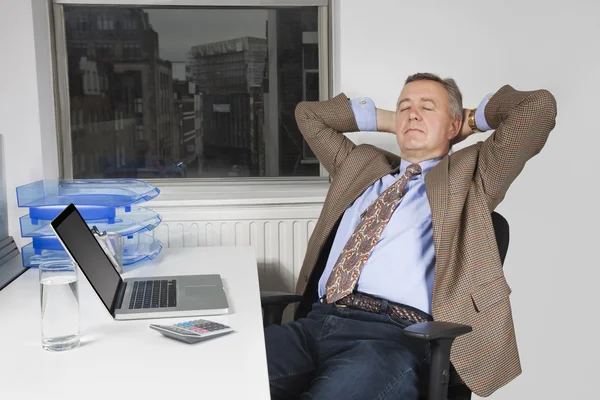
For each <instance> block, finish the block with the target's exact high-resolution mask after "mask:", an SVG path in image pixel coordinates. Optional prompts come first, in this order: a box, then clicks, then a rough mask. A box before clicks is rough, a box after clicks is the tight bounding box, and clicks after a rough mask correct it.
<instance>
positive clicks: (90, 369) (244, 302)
mask: <svg viewBox="0 0 600 400" xmlns="http://www.w3.org/2000/svg"><path fill="white" fill-rule="evenodd" d="M154 273H156V274H157V275H170V274H173V273H188V274H189V273H220V274H221V276H222V278H223V281H224V285H225V291H226V293H227V296H228V299H229V303H230V312H229V314H228V315H224V316H211V317H202V318H206V319H209V320H213V321H216V322H221V323H224V324H227V325H229V326H231V327H232V328H234V329H235V332H233V333H230V334H228V335H225V336H222V337H219V338H215V339H211V340H208V341H206V342H200V343H196V344H192V345H188V344H186V343H183V342H179V341H176V340H173V339H170V338H167V337H164V336H163V335H161V334H159V333H158V332H156V331H154V330H151V329H150V328H149V327H148V324H149V323H150V322H156V321H158V322H160V323H166V322H169V323H175V322H180V321H185V320H189V319H193V318H173V319H160V320H137V321H115V320H113V318H112V317H111V316H110V314H109V313H108V311H106V309H105V308H104V305H103V304H102V303H101V302H100V299H99V298H98V297H97V296H96V295H95V294H94V292H93V289H92V288H91V286H90V285H89V283H88V282H87V280H86V279H85V276H83V274H82V273H80V274H79V300H80V316H81V325H80V326H81V340H82V343H81V346H80V347H79V348H77V349H74V350H69V351H65V352H58V353H51V352H47V351H45V350H43V349H42V347H41V337H40V300H39V283H38V271H37V269H34V270H30V271H27V272H26V273H25V274H23V275H22V276H21V277H19V278H18V279H17V280H15V281H14V282H13V283H11V284H10V285H9V286H8V287H6V288H5V289H4V290H2V291H0V399H7V400H8V399H11V400H16V399H35V398H37V399H42V400H45V399H61V400H68V399H96V398H98V399H124V398H132V399H144V398H146V396H148V395H151V394H152V395H161V396H164V395H167V396H172V397H169V398H171V399H178V398H184V397H183V396H185V398H190V396H191V398H194V399H221V398H223V399H245V398H251V399H269V384H268V374H267V362H266V356H265V345H264V335H263V327H262V313H261V308H260V295H259V288H258V271H257V266H256V258H255V255H254V250H253V249H252V248H251V247H194V248H177V249H163V251H162V252H161V254H160V255H159V257H157V258H156V259H155V260H153V261H151V262H149V263H146V264H145V265H144V266H140V267H137V268H135V267H134V268H133V269H131V270H130V271H128V270H127V269H126V272H125V274H124V276H125V277H132V276H145V275H150V274H154ZM126 395H127V397H126ZM152 398H153V399H154V398H157V397H156V396H153V397H152ZM163 398H164V397H163Z"/></svg>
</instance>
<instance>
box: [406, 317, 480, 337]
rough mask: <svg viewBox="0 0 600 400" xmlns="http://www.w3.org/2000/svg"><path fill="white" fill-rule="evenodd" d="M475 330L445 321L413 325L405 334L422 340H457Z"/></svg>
mask: <svg viewBox="0 0 600 400" xmlns="http://www.w3.org/2000/svg"><path fill="white" fill-rule="evenodd" d="M472 330H473V328H471V327H470V326H469V325H462V324H454V323H452V322H444V321H428V322H421V323H419V324H414V325H411V326H409V327H407V328H405V329H404V334H405V335H406V336H410V337H413V338H416V339H421V340H427V341H432V340H439V339H456V338H457V337H458V336H461V335H464V334H465V333H469V332H471V331H472Z"/></svg>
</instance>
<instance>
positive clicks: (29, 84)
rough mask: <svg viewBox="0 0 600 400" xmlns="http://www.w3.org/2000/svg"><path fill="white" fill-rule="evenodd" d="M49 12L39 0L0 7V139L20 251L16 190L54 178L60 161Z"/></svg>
mask: <svg viewBox="0 0 600 400" xmlns="http://www.w3.org/2000/svg"><path fill="white" fill-rule="evenodd" d="M49 32H50V30H49V25H48V9H47V6H46V2H45V1H43V0H2V3H1V4H0V54H2V62H0V133H2V135H3V138H4V154H3V155H2V157H4V158H5V159H4V160H3V161H4V166H5V168H6V194H7V198H8V199H7V200H8V201H7V205H8V221H9V235H11V236H13V238H14V239H15V241H16V242H17V244H18V245H19V246H22V245H23V244H25V243H26V241H24V240H23V239H22V238H21V234H20V231H19V225H18V222H19V221H18V217H19V216H21V215H24V214H26V213H27V211H26V209H19V208H17V202H16V195H15V188H16V187H17V186H20V185H24V184H26V183H29V182H33V181H36V180H39V179H44V178H55V177H57V176H58V156H57V144H56V143H57V142H56V126H55V117H54V115H55V112H54V99H53V91H52V68H51V59H50V39H49V35H48V33H49Z"/></svg>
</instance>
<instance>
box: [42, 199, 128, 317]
mask: <svg viewBox="0 0 600 400" xmlns="http://www.w3.org/2000/svg"><path fill="white" fill-rule="evenodd" d="M52 228H54V231H55V232H56V234H57V235H58V237H59V238H60V240H61V241H62V243H63V246H64V247H65V248H66V249H67V251H68V253H70V254H71V256H72V257H73V259H74V260H75V262H77V264H79V268H80V269H81V270H82V271H83V273H84V274H85V276H86V278H87V279H88V281H89V282H90V284H91V285H92V287H93V288H94V290H95V291H96V293H97V294H98V296H100V299H101V300H102V302H103V303H104V305H105V306H106V308H107V309H108V311H109V312H111V311H112V308H111V307H112V305H113V299H114V298H115V294H116V292H117V290H118V289H119V284H120V283H121V276H120V275H119V273H118V272H117V271H116V269H115V267H114V266H113V265H112V263H111V262H110V260H109V258H108V256H107V255H106V254H105V253H104V250H102V247H100V244H99V243H98V241H97V240H96V238H95V237H94V234H93V233H92V232H91V231H90V228H89V227H88V225H87V224H86V223H85V221H84V220H83V218H82V217H81V214H79V211H78V210H77V208H75V206H74V205H73V204H71V205H69V206H67V208H65V209H64V211H62V212H61V213H60V214H59V215H58V216H57V217H56V218H55V219H54V220H53V221H52Z"/></svg>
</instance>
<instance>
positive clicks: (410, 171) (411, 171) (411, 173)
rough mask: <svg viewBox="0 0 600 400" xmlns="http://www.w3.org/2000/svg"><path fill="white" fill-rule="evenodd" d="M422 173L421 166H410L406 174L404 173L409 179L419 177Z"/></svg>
mask: <svg viewBox="0 0 600 400" xmlns="http://www.w3.org/2000/svg"><path fill="white" fill-rule="evenodd" d="M420 173H421V166H420V165H419V164H410V165H409V166H408V167H407V168H406V172H405V173H404V174H405V175H406V176H407V177H408V178H409V179H410V178H412V177H413V176H415V175H419V174H420Z"/></svg>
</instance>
